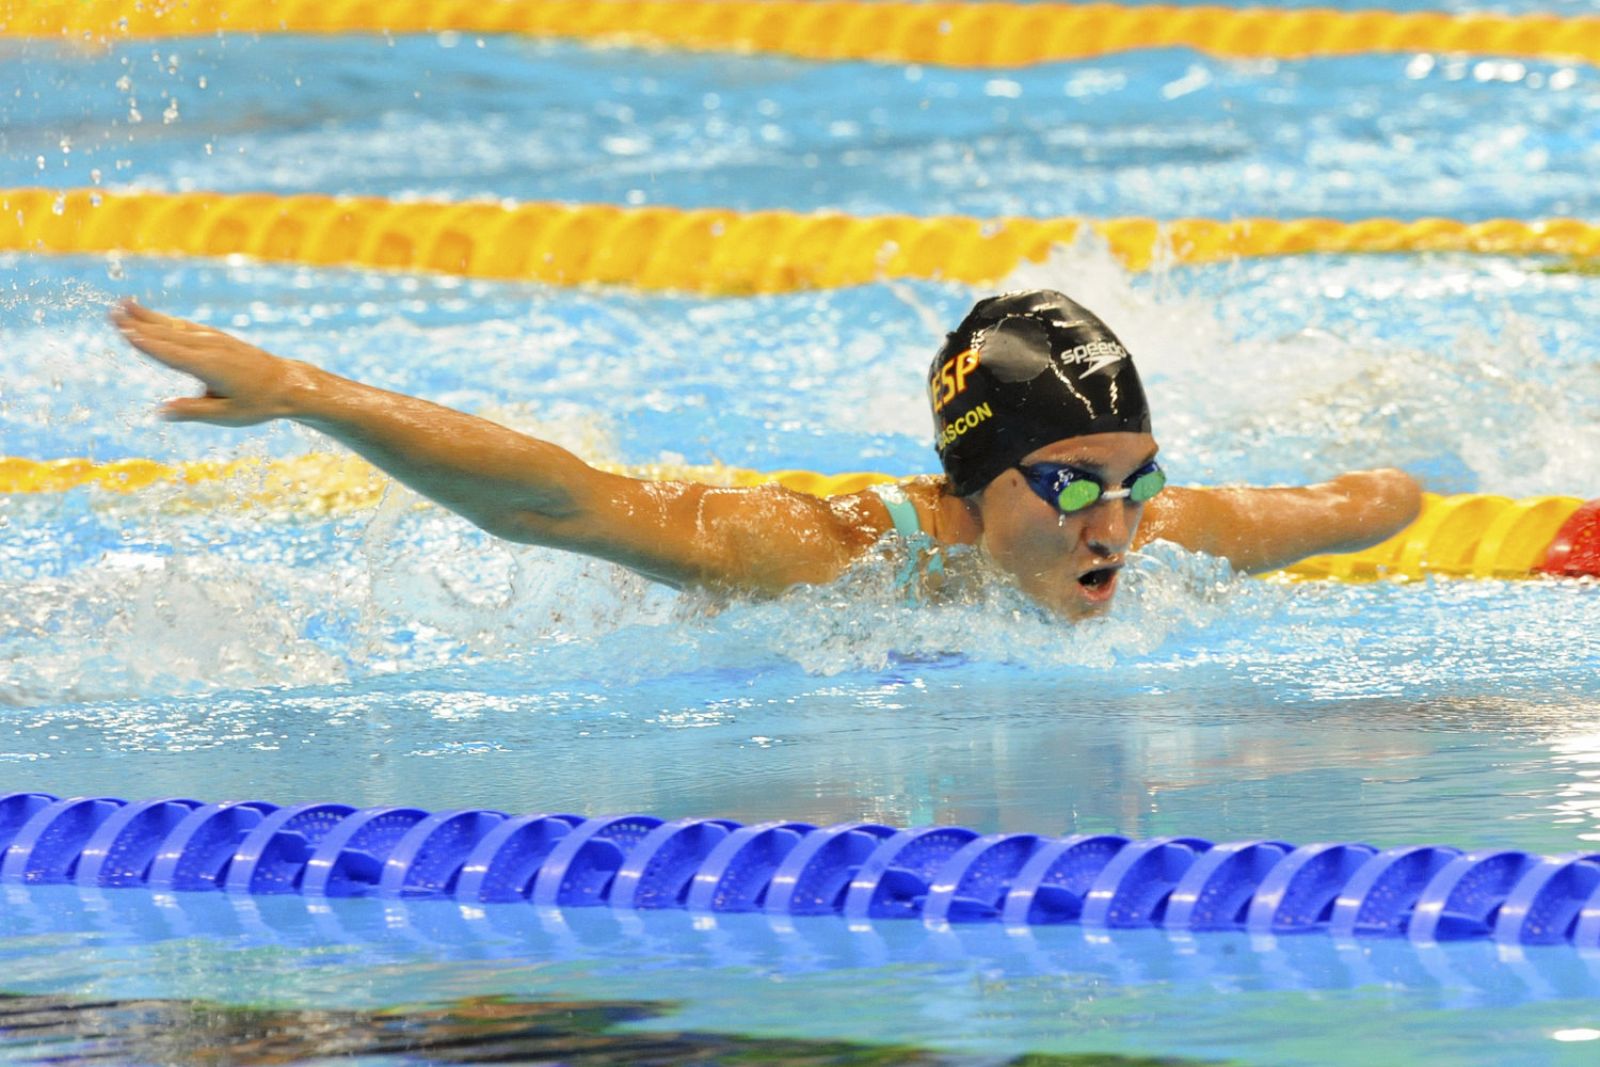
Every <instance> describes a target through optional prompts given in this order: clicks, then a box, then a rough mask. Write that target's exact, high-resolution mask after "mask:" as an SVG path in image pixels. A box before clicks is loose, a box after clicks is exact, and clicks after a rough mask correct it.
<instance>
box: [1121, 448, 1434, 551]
mask: <svg viewBox="0 0 1600 1067" xmlns="http://www.w3.org/2000/svg"><path fill="white" fill-rule="evenodd" d="M1420 506H1421V490H1420V488H1419V487H1418V486H1417V483H1416V482H1415V481H1414V480H1413V479H1412V478H1411V477H1410V476H1409V475H1407V474H1405V473H1403V472H1401V471H1397V470H1378V471H1357V472H1352V473H1349V474H1343V475H1340V476H1339V477H1337V478H1334V479H1332V480H1331V481H1327V482H1323V483H1321V484H1318V485H1310V486H1302V487H1294V488H1271V489H1254V488H1236V489H1183V488H1173V489H1170V490H1168V491H1167V492H1165V493H1162V494H1161V495H1160V496H1158V497H1156V498H1155V499H1154V500H1152V501H1150V503H1149V504H1147V505H1146V508H1145V517H1144V521H1143V522H1142V523H1141V525H1140V529H1139V534H1138V537H1137V539H1136V544H1139V545H1143V544H1145V543H1148V542H1149V541H1153V540H1157V539H1163V540H1167V541H1172V542H1175V543H1177V544H1179V545H1182V546H1183V547H1185V548H1188V549H1192V550H1195V551H1200V552H1208V553H1210V554H1212V555H1215V556H1222V557H1224V558H1225V559H1227V560H1228V561H1229V562H1231V563H1232V564H1233V565H1234V566H1235V567H1237V568H1238V569H1239V570H1242V571H1265V570H1273V569H1275V568H1278V567H1284V566H1287V565H1289V564H1291V563H1293V562H1295V561H1296V560H1300V559H1304V558H1305V557H1307V556H1315V555H1321V554H1323V553H1327V552H1354V551H1357V550H1359V549H1362V548H1366V547H1367V546H1369V545H1374V544H1377V543H1378V542H1379V541H1382V540H1385V539H1386V538H1389V537H1392V536H1393V535H1394V534H1396V533H1398V532H1399V531H1400V530H1402V529H1404V528H1405V526H1406V525H1407V524H1409V523H1410V522H1411V521H1412V520H1413V519H1415V518H1416V516H1417V511H1418V509H1419V508H1420Z"/></svg>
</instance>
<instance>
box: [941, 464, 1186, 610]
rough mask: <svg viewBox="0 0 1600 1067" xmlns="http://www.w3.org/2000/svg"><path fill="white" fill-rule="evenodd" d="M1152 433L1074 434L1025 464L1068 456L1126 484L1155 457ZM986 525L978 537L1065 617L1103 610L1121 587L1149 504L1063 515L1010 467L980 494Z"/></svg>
mask: <svg viewBox="0 0 1600 1067" xmlns="http://www.w3.org/2000/svg"><path fill="white" fill-rule="evenodd" d="M1155 454H1156V441H1155V438H1154V437H1152V436H1151V435H1149V434H1147V433H1104V434H1093V435H1090V436H1087V437H1076V438H1069V439H1067V440H1064V441H1057V442H1054V443H1053V444H1049V445H1046V446H1045V447H1043V448H1041V449H1038V450H1036V451H1034V452H1030V453H1029V454H1028V455H1027V456H1025V457H1023V459H1022V464H1021V465H1023V466H1027V465H1029V464H1033V463H1068V464H1071V465H1072V466H1074V467H1078V468H1080V469H1082V470H1085V471H1088V472H1089V473H1091V474H1095V475H1097V476H1099V478H1100V479H1101V481H1102V482H1103V483H1104V484H1105V485H1106V486H1108V487H1114V486H1117V485H1121V484H1122V482H1123V481H1124V480H1126V479H1127V478H1129V477H1131V476H1132V475H1133V473H1134V472H1135V471H1137V470H1139V469H1140V468H1141V467H1143V466H1145V464H1147V463H1149V462H1150V461H1151V460H1152V459H1154V458H1155ZM973 507H974V508H975V510H976V516H977V519H978V521H979V522H980V523H981V524H982V526H983V534H982V537H981V539H980V542H979V543H980V544H981V545H982V547H983V550H984V552H985V553H986V554H987V555H988V556H989V558H990V559H992V560H993V561H994V562H995V563H996V564H997V565H999V566H1000V567H1001V569H1003V570H1005V571H1006V572H1008V573H1009V574H1011V575H1013V576H1014V577H1015V578H1016V580H1017V584H1018V586H1020V587H1021V589H1022V591H1023V592H1025V593H1027V594H1028V595H1029V596H1030V597H1032V598H1033V599H1034V600H1036V601H1038V602H1039V603H1040V604H1042V605H1044V606H1045V607H1047V608H1050V609H1051V610H1053V611H1056V612H1059V613H1060V614H1062V615H1064V616H1066V617H1067V618H1072V619H1078V618H1084V617H1087V616H1090V615H1096V614H1099V613H1101V612H1104V611H1105V610H1106V609H1108V608H1109V607H1110V606H1111V600H1112V598H1113V597H1114V596H1115V595H1116V591H1117V575H1118V572H1119V571H1120V570H1121V569H1122V567H1123V565H1124V564H1125V563H1126V562H1127V556H1128V552H1129V550H1130V549H1131V548H1132V547H1133V539H1134V535H1135V534H1136V533H1137V532H1138V529H1139V522H1140V520H1141V519H1142V518H1143V517H1144V510H1145V505H1144V504H1140V503H1135V502H1134V501H1133V500H1132V499H1122V500H1099V501H1096V502H1095V503H1093V504H1090V505H1089V506H1088V507H1086V508H1083V509H1082V510H1080V511H1076V512H1073V513H1071V514H1063V513H1062V512H1061V511H1059V510H1057V509H1056V508H1054V507H1052V506H1051V505H1049V504H1048V503H1046V502H1045V501H1043V500H1041V499H1040V498H1039V497H1038V495H1037V494H1035V493H1034V492H1033V490H1032V489H1030V488H1029V487H1028V484H1027V482H1026V481H1025V480H1024V479H1023V477H1022V474H1021V473H1020V472H1018V471H1015V470H1011V471H1007V472H1005V473H1004V474H1002V475H1000V476H999V477H998V478H996V479H995V480H994V481H992V482H990V483H989V484H988V485H987V486H985V487H984V488H983V489H982V490H980V491H979V492H978V493H977V494H976V495H975V500H974V502H973Z"/></svg>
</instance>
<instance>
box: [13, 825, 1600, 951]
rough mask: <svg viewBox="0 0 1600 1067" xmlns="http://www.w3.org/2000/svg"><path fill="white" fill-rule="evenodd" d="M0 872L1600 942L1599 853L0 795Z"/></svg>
mask: <svg viewBox="0 0 1600 1067" xmlns="http://www.w3.org/2000/svg"><path fill="white" fill-rule="evenodd" d="M0 883H10V884H31V885H42V884H52V883H54V884H76V885H78V886H80V887H85V888H89V887H114V886H143V887H146V888H149V889H155V890H189V891H207V890H209V891H221V892H225V893H232V894H274V893H276V894H286V893H291V894H300V895H302V896H306V897H356V896H375V897H381V898H390V899H395V898H426V897H439V898H450V899H454V900H456V901H458V902H460V903H463V904H474V905H476V904H485V903H510V902H516V901H526V902H531V903H532V904H535V905H541V906H546V907H562V908H576V907H602V906H603V907H610V908H613V909H618V910H623V911H633V910H642V909H669V908H670V909H688V910H691V911H696V912H709V913H715V912H765V913H767V914H768V915H777V916H792V915H838V916H842V917H843V918H845V919H846V920H849V921H851V922H859V921H871V920H878V919H921V920H922V921H923V922H925V923H928V924H931V925H936V926H941V925H944V924H953V923H971V922H1001V923H1005V924H1006V925H1008V926H1016V927H1021V926H1040V925H1050V924H1059V923H1078V924H1081V925H1083V926H1087V927H1097V928H1103V929H1128V928H1138V927H1162V928H1165V929H1168V930H1182V931H1191V930H1241V931H1245V932H1248V933H1251V934H1274V935H1275V934H1292V933H1302V932H1311V931H1322V932H1325V933H1328V934H1331V935H1332V936H1334V937H1337V938H1352V937H1406V938H1410V939H1411V940H1412V941H1414V942H1421V943H1433V942H1438V941H1458V940H1470V939H1492V940H1494V941H1496V942H1498V943H1500V944H1503V945H1546V944H1568V945H1573V946H1576V947H1578V948H1581V949H1585V950H1600V853H1572V854H1566V855H1560V856H1539V855H1534V854H1531V853H1527V852H1519V851H1515V850H1509V849H1487V850H1482V851H1477V852H1462V851H1461V850H1460V849H1456V848H1449V847H1447V846H1441V845H1420V846H1402V847H1398V848H1389V849H1383V850H1381V851H1380V850H1379V849H1376V848H1373V847H1372V846H1370V845H1364V844H1355V843H1325V844H1312V845H1302V846H1299V847H1296V846H1294V845H1291V844H1288V843H1286V842H1283V841H1235V842H1229V843H1225V844H1213V843H1212V842H1210V841H1207V840H1205V839H1203V838H1198V837H1155V838H1150V839H1147V840H1142V841H1135V840H1130V839H1128V838H1126V837H1121V836H1118V835H1114V834H1079V835H1074V836H1071V837H1061V838H1047V837H1040V836H1038V835H1035V834H987V835H980V834H978V833H977V832H976V831H974V830H969V829H967V828H965V827H960V826H925V827H917V828H913V829H908V830H895V829H893V828H892V827H888V826H881V825H878V824H876V823H843V824H840V825H837V826H828V827H821V828H819V827H815V826H812V825H811V824H809V823H801V822H766V823H757V824H754V825H750V826H743V825H741V824H739V823H737V822H733V821H730V820H727V819H676V820H672V821H665V820H662V819H659V818H657V817H655V816H653V815H617V816H607V817H601V818H592V819H586V818H583V817H581V816H578V815H521V816H511V815H507V814H506V813H504V812H499V811H489V810H480V809H464V810H455V811H443V812H437V813H432V814H430V813H429V812H426V811H423V810H422V809H420V808H406V807H384V808H361V809H358V808H354V807H351V806H350V805H347V804H300V805H296V806H292V807H279V806H278V805H276V804H271V803H268V802H266V801H235V802H229V803H223V804H204V803H201V802H200V801H198V800H191V799H187V798H162V799H155V800H141V801H131V802H130V801H126V800H121V799H118V798H116V797H76V798H71V799H65V800H63V799H61V798H58V797H55V796H51V795H49V794H46V793H12V794H9V795H6V796H0Z"/></svg>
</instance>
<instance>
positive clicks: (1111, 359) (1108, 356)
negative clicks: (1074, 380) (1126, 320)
mask: <svg viewBox="0 0 1600 1067" xmlns="http://www.w3.org/2000/svg"><path fill="white" fill-rule="evenodd" d="M1060 358H1061V362H1063V363H1071V364H1074V365H1076V364H1079V363H1087V364H1089V369H1088V370H1086V371H1084V372H1083V376H1084V377H1085V378H1087V377H1088V376H1089V375H1091V374H1098V373H1100V372H1101V371H1103V370H1105V369H1106V368H1108V367H1111V366H1113V365H1114V364H1117V363H1121V362H1122V361H1123V360H1125V359H1127V358H1128V350H1127V349H1126V348H1123V347H1122V346H1121V345H1119V344H1117V343H1116V342H1115V341H1090V342H1089V343H1088V344H1084V345H1079V346H1078V347H1077V348H1069V349H1067V350H1066V351H1065V352H1063V353H1061V357H1060Z"/></svg>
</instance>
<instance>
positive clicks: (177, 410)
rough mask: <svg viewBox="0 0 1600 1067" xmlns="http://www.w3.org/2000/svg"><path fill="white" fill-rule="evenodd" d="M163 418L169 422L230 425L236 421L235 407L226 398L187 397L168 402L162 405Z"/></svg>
mask: <svg viewBox="0 0 1600 1067" xmlns="http://www.w3.org/2000/svg"><path fill="white" fill-rule="evenodd" d="M160 413H161V417H162V418H163V419H165V420H166V421H168V422H214V423H221V424H224V425H226V424H228V423H231V422H233V421H234V418H235V413H234V411H233V405H232V404H231V403H230V402H229V400H228V399H227V398H226V397H220V396H186V397H181V398H178V399H175V400H168V401H167V402H166V403H164V404H162V405H161V408H160Z"/></svg>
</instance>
